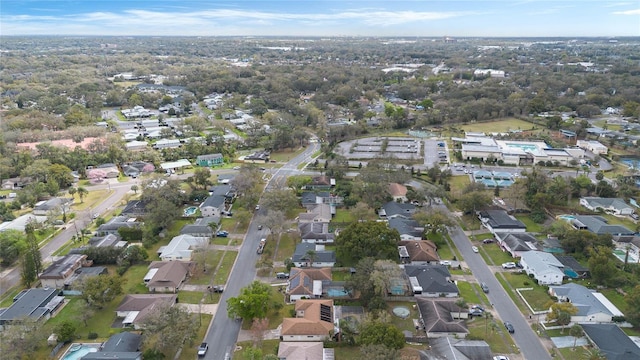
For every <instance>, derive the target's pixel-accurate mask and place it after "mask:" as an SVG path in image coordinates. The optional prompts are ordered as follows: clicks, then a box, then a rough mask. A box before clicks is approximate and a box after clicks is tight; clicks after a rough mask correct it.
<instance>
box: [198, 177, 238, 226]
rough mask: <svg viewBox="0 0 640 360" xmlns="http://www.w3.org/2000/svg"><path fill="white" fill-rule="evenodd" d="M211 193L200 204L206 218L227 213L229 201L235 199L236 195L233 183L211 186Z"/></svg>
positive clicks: (201, 211)
mask: <svg viewBox="0 0 640 360" xmlns="http://www.w3.org/2000/svg"><path fill="white" fill-rule="evenodd" d="M209 194H211V195H210V196H209V197H208V198H207V199H206V200H205V201H204V202H203V203H202V204H200V213H201V214H202V217H205V218H206V217H220V216H221V215H222V214H224V213H225V210H226V204H227V202H231V201H233V197H234V196H235V194H234V192H233V190H232V189H231V185H228V184H223V185H218V186H213V187H211V188H210V189H209Z"/></svg>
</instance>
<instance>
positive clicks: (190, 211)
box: [184, 206, 198, 216]
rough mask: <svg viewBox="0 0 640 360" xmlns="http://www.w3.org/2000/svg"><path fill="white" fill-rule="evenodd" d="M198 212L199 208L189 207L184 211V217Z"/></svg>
mask: <svg viewBox="0 0 640 360" xmlns="http://www.w3.org/2000/svg"><path fill="white" fill-rule="evenodd" d="M197 210H198V208H197V207H195V206H189V207H188V208H186V209H184V216H191V215H193V214H195V213H196V211H197Z"/></svg>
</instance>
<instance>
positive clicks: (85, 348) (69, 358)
mask: <svg viewBox="0 0 640 360" xmlns="http://www.w3.org/2000/svg"><path fill="white" fill-rule="evenodd" d="M98 346H99V345H98V344H95V345H88V344H82V346H81V347H80V349H78V350H76V351H74V352H71V353H68V354H66V355H65V356H64V357H63V358H62V359H61V360H79V359H81V358H82V357H83V356H85V355H87V354H88V353H92V352H97V351H98Z"/></svg>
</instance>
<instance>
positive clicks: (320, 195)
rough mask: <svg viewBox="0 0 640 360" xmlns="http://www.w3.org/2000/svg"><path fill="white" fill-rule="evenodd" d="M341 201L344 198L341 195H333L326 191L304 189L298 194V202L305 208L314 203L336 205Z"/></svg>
mask: <svg viewBox="0 0 640 360" xmlns="http://www.w3.org/2000/svg"><path fill="white" fill-rule="evenodd" d="M343 201H344V198H342V197H341V196H337V195H333V194H331V193H330V192H328V191H319V192H313V191H304V192H303V193H302V194H301V195H300V203H301V204H302V206H304V207H305V208H306V207H307V206H309V205H315V204H329V205H332V206H337V205H340V204H342V202H343Z"/></svg>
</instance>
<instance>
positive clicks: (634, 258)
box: [613, 249, 638, 263]
mask: <svg viewBox="0 0 640 360" xmlns="http://www.w3.org/2000/svg"><path fill="white" fill-rule="evenodd" d="M613 255H614V256H615V257H617V258H618V260H620V261H622V262H624V259H625V257H627V251H626V250H623V249H615V250H613ZM627 262H630V263H638V253H636V252H634V251H633V250H632V251H629V257H628V258H627Z"/></svg>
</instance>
